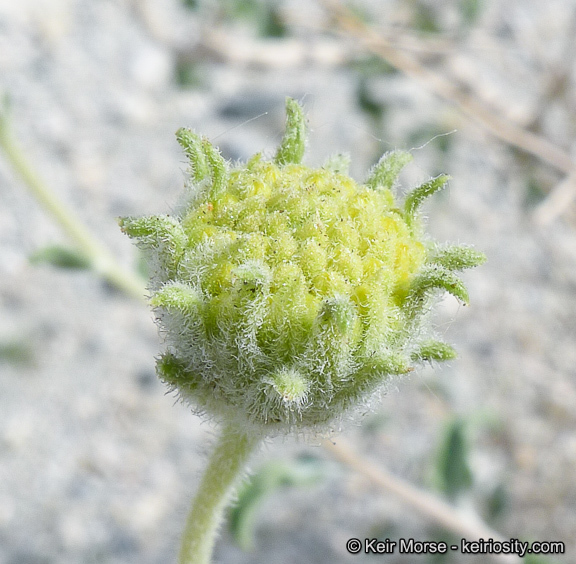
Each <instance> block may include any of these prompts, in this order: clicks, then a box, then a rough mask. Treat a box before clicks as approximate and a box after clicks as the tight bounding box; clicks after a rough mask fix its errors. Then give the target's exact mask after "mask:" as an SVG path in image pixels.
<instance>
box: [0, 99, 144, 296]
mask: <svg viewBox="0 0 576 564" xmlns="http://www.w3.org/2000/svg"><path fill="white" fill-rule="evenodd" d="M0 149H1V150H3V151H4V155H5V157H6V159H7V160H8V162H9V163H10V164H11V165H12V168H13V169H14V170H15V171H16V172H17V173H18V175H19V176H20V178H21V179H22V180H23V181H24V183H25V184H26V186H27V187H28V188H29V190H30V192H31V193H32V194H33V195H34V197H35V198H36V199H37V200H38V202H39V203H40V204H41V205H42V206H43V207H44V209H45V210H46V211H47V212H48V213H49V214H50V215H51V216H52V217H53V218H54V219H55V220H56V221H57V222H58V224H59V225H60V227H62V229H63V230H64V232H65V233H66V234H67V235H68V236H69V237H70V239H72V241H74V243H75V244H76V246H77V247H78V250H79V251H80V252H81V254H82V255H83V256H84V257H85V258H86V260H87V262H88V263H89V265H90V267H91V268H92V269H94V271H96V272H97V273H98V274H100V275H101V276H102V277H103V278H104V279H106V280H107V281H108V282H109V283H110V284H112V285H113V286H115V287H116V288H118V289H120V290H122V291H123V292H125V293H126V294H128V295H130V296H132V297H135V298H138V299H140V300H142V299H144V295H145V288H144V282H143V281H142V280H141V279H140V278H139V277H137V276H136V275H134V274H132V273H131V272H129V271H127V270H125V269H124V268H122V266H121V265H120V264H119V263H118V261H117V260H116V259H115V258H114V256H113V255H112V254H111V253H110V252H109V251H108V249H106V248H105V247H104V246H103V245H101V244H100V241H98V239H97V237H95V236H94V235H92V233H90V231H89V230H88V229H87V228H86V226H85V225H84V224H83V223H82V222H81V221H80V220H79V219H78V218H77V216H76V213H75V212H74V211H73V210H71V209H70V208H69V207H68V206H66V204H64V202H62V201H61V200H60V199H59V198H58V197H57V196H56V194H54V193H53V192H52V191H51V190H50V189H49V188H48V186H47V185H46V184H45V183H44V182H43V181H42V179H41V178H40V177H39V176H38V175H37V174H36V172H35V171H34V169H33V167H32V166H31V165H30V163H29V162H28V160H27V158H26V156H25V155H24V153H23V152H22V151H21V150H20V148H19V147H18V144H17V143H16V140H15V139H14V137H13V134H12V131H11V128H10V123H9V116H8V108H7V103H5V104H4V105H3V106H2V107H0Z"/></svg>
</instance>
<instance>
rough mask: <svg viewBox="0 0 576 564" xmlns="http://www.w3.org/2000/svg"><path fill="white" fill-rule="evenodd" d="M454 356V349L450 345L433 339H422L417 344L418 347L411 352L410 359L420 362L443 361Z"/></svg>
mask: <svg viewBox="0 0 576 564" xmlns="http://www.w3.org/2000/svg"><path fill="white" fill-rule="evenodd" d="M456 356H457V355H456V351H455V350H454V348H453V347H452V346H451V345H449V344H448V343H443V342H442V341H436V340H434V339H431V340H429V341H424V342H423V343H421V344H420V345H419V347H418V349H417V350H416V351H415V352H413V353H412V359H413V360H414V361H415V362H422V361H424V360H428V361H432V360H435V361H438V362H445V361H447V360H453V359H455V358H456Z"/></svg>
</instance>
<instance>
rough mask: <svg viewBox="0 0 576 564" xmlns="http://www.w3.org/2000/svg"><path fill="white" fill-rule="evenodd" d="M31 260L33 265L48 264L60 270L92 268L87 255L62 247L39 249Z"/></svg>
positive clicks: (53, 246) (54, 246)
mask: <svg viewBox="0 0 576 564" xmlns="http://www.w3.org/2000/svg"><path fill="white" fill-rule="evenodd" d="M29 260H30V262H31V263H32V264H42V263H46V264H50V265H52V266H56V267H58V268H69V269H74V270H86V269H89V268H90V267H91V263H90V260H89V259H88V258H87V257H86V255H84V254H83V253H81V252H80V251H77V250H75V249H71V248H69V247H63V246H61V245H50V246H48V247H43V248H41V249H38V250H37V251H35V252H34V253H33V254H32V255H31V256H30V259H29Z"/></svg>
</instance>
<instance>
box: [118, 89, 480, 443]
mask: <svg viewBox="0 0 576 564" xmlns="http://www.w3.org/2000/svg"><path fill="white" fill-rule="evenodd" d="M286 108H287V124H286V133H285V135H284V139H283V141H282V142H281V144H280V147H279V149H278V151H277V153H276V155H275V157H274V159H273V160H271V161H268V160H265V159H264V158H263V157H262V156H261V155H256V156H254V157H253V158H252V159H250V161H249V162H248V163H247V164H246V165H240V166H235V167H231V166H230V165H229V164H228V163H226V162H225V160H224V159H223V158H222V156H221V155H220V153H219V151H218V150H217V149H216V148H215V147H213V146H212V145H211V144H210V143H209V141H207V140H206V139H204V138H202V137H200V136H199V135H197V134H196V133H194V132H192V131H190V130H188V129H180V130H178V132H177V139H178V141H179V143H180V144H181V145H182V147H183V149H184V152H185V153H186V156H187V157H188V160H189V163H190V167H189V176H190V181H189V183H188V190H189V193H188V195H187V199H186V201H185V203H184V205H183V206H182V208H181V210H180V211H179V213H178V214H177V215H174V216H149V217H142V218H123V219H122V220H121V226H122V229H123V231H124V232H125V233H127V234H128V235H129V236H130V237H132V238H134V239H135V240H136V243H137V244H138V245H139V246H140V247H141V248H143V249H144V251H145V252H146V253H147V257H148V260H149V261H150V263H151V266H152V268H151V272H152V279H151V281H150V289H151V291H152V296H151V305H152V306H153V307H154V308H155V311H156V314H157V317H158V320H159V323H160V325H161V327H162V329H163V330H164V332H165V334H166V347H167V348H166V351H165V352H164V353H163V355H162V356H161V358H160V360H159V361H158V364H157V369H158V373H159V376H160V378H161V379H162V380H164V381H165V382H166V383H167V384H168V385H169V386H171V387H172V388H173V389H175V390H177V391H178V393H179V394H180V396H181V397H182V398H183V399H185V400H186V401H189V402H190V403H191V404H192V405H193V406H195V407H196V409H198V410H199V411H200V412H202V413H208V414H211V415H213V416H215V417H216V418H219V419H221V420H225V421H227V422H232V423H233V424H237V425H239V426H245V427H246V426H248V427H251V428H252V429H253V430H255V431H256V432H261V433H263V434H270V433H277V432H288V431H290V430H292V429H294V428H298V429H305V428H312V427H318V426H323V425H326V424H329V423H330V422H331V421H333V420H334V419H335V418H338V417H339V416H341V415H342V414H343V413H345V412H346V411H348V410H350V409H353V408H354V406H356V405H357V404H358V403H359V402H362V401H364V400H365V399H366V398H367V396H369V395H370V394H372V393H373V392H374V391H375V390H377V389H378V388H380V387H381V386H382V385H383V384H385V383H386V382H387V380H388V379H389V378H390V377H391V376H393V375H396V374H403V373H406V372H409V371H411V370H412V369H413V364H414V363H419V362H424V361H427V360H428V361H431V360H435V361H444V360H449V359H451V358H453V357H454V351H453V349H452V348H451V347H450V346H449V345H447V344H445V343H442V342H440V341H437V340H434V339H431V338H430V337H429V335H430V330H429V328H428V329H426V328H425V324H426V319H427V316H425V315H424V314H425V313H426V312H428V311H429V309H430V307H431V305H432V303H433V302H434V300H435V299H436V298H437V296H438V295H439V293H440V292H444V291H447V292H449V293H451V294H453V295H454V296H455V297H456V298H458V299H459V300H461V301H463V302H464V303H467V302H468V294H467V292H466V289H465V287H464V285H463V283H462V281H461V280H460V279H459V278H458V277H457V276H456V274H455V271H458V270H462V269H464V268H470V267H473V266H476V265H478V264H480V263H481V262H483V260H484V256H483V255H482V254H481V253H478V252H476V251H474V250H473V249H471V248H469V247H459V246H440V245H436V244H434V243H431V242H430V241H429V240H428V239H425V238H424V236H423V234H422V232H423V228H422V222H421V218H420V214H419V208H420V206H421V204H422V202H423V201H424V200H425V199H426V198H427V197H429V196H430V195H432V194H433V193H435V192H436V191H438V190H440V189H441V188H442V187H443V186H444V185H445V183H446V181H447V180H448V177H447V176H439V177H438V178H434V179H432V180H430V181H429V182H426V183H424V184H422V185H421V186H419V187H417V188H416V189H414V190H413V191H412V192H410V193H409V194H408V195H407V196H406V197H405V198H404V201H403V202H399V201H398V197H397V196H396V195H395V193H394V191H393V190H394V187H395V183H396V180H397V176H398V173H399V172H400V170H401V169H402V168H403V167H404V166H405V165H406V164H407V163H408V162H409V161H410V160H411V159H412V157H411V155H410V154H409V153H405V152H402V151H395V152H391V153H387V154H386V155H384V157H382V159H381V160H380V161H379V162H378V163H377V164H376V165H375V167H374V168H373V169H372V171H371V172H370V174H369V176H368V178H367V179H366V181H365V183H364V184H358V183H357V182H355V181H354V180H352V178H350V177H349V176H348V175H347V172H346V171H347V168H348V159H347V158H346V157H343V156H341V155H339V156H336V157H334V158H332V159H330V160H329V161H328V163H327V164H326V166H324V167H322V168H319V169H313V168H310V167H307V166H305V165H303V164H302V163H301V160H302V157H303V155H304V149H305V137H306V136H305V125H306V123H305V118H304V114H303V112H302V108H301V107H300V105H299V104H298V103H296V102H295V101H294V100H291V99H288V100H287V104H286ZM425 329H426V330H425ZM424 335H427V337H426V338H424Z"/></svg>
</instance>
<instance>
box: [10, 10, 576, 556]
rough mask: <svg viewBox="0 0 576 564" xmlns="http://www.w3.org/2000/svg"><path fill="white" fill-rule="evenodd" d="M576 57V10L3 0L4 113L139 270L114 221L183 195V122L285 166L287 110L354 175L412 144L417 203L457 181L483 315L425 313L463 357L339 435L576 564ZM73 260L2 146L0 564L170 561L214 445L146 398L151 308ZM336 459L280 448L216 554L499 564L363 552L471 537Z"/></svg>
mask: <svg viewBox="0 0 576 564" xmlns="http://www.w3.org/2000/svg"><path fill="white" fill-rule="evenodd" d="M575 55H576V5H575V4H574V2H572V1H571V0H548V1H547V2H526V1H525V0H506V1H502V0H500V1H499V0H442V1H434V0H382V1H376V0H373V1H369V0H363V1H361V0H358V1H354V2H350V3H347V4H343V3H339V2H332V1H330V2H328V1H326V0H325V1H316V0H293V1H291V0H290V1H289V0H276V1H273V0H268V1H266V0H236V1H234V0H226V1H221V2H217V1H216V0H97V1H88V0H20V1H18V2H14V1H11V0H1V1H0V93H1V94H2V95H3V96H4V98H5V100H4V106H3V110H2V112H3V114H2V115H3V116H4V118H3V122H6V121H7V120H9V121H10V123H11V129H12V132H13V135H14V137H15V139H16V142H17V144H18V146H19V147H20V148H21V149H22V151H23V152H24V154H25V155H26V157H27V159H28V160H29V161H30V165H31V167H32V168H33V169H34V170H35V171H36V172H37V174H38V175H39V176H40V177H41V178H42V180H43V182H45V183H46V185H47V186H48V187H50V189H51V190H52V191H53V193H54V194H56V195H57V196H58V197H59V198H60V199H61V200H63V201H64V202H65V203H66V204H67V206H68V207H69V208H71V209H72V210H74V213H75V214H76V215H77V217H78V219H79V220H81V221H82V222H83V223H84V224H85V225H86V226H87V227H88V228H89V229H90V231H91V232H92V233H94V234H95V236H96V237H97V238H98V239H99V240H100V241H101V243H102V244H103V245H105V246H106V247H108V248H109V249H110V250H111V251H112V252H113V254H114V256H115V257H116V258H117V259H118V261H120V262H121V263H122V264H123V265H124V267H125V268H127V269H132V270H134V271H136V270H137V269H138V268H139V261H138V256H137V253H136V250H135V249H134V247H133V246H132V245H131V243H130V241H129V240H128V239H127V238H126V237H125V236H123V235H122V234H121V233H120V231H119V228H118V226H117V223H116V218H117V217H118V216H120V215H128V214H134V215H137V214H144V213H166V212H169V211H170V209H171V208H172V206H174V205H175V203H176V202H177V200H178V197H179V194H180V191H181V188H182V185H183V182H184V178H185V177H184V170H185V168H186V164H185V162H184V158H183V155H182V153H181V151H180V149H179V147H178V145H177V143H176V141H175V137H174V132H175V131H176V129H177V128H178V127H180V126H187V127H191V128H194V129H195V130H196V131H198V132H201V133H203V134H205V135H206V136H208V137H209V138H210V139H211V140H212V141H213V142H214V143H215V144H216V145H218V146H219V147H220V149H221V150H222V153H223V155H224V156H225V157H226V158H227V159H229V160H231V161H236V160H244V159H246V158H247V157H249V156H251V155H252V154H253V153H255V152H258V151H262V150H263V151H264V152H265V154H267V155H272V154H273V151H274V148H275V147H276V145H277V143H278V142H279V140H280V139H281V136H282V133H283V127H284V100H285V97H286V96H292V97H295V98H297V99H299V100H301V101H302V102H303V104H304V106H305V108H306V111H307V114H308V118H309V126H310V135H309V150H308V153H307V157H306V160H307V162H308V163H309V164H311V165H317V166H319V165H321V164H322V162H323V161H324V160H325V159H326V158H327V157H328V156H330V155H332V154H334V153H338V152H346V153H349V154H350V156H351V159H352V167H351V173H352V175H353V176H354V177H355V178H357V179H358V180H359V181H361V180H362V179H363V178H364V175H365V174H366V171H367V170H368V169H369V167H370V166H371V165H373V164H374V163H375V162H376V161H377V159H378V158H379V157H380V155H381V154H382V153H383V152H385V151H388V150H391V149H394V148H399V149H408V150H412V151H413V153H414V162H413V163H412V164H411V165H410V166H409V167H408V168H407V169H406V170H405V171H404V172H403V174H402V177H401V180H402V182H401V190H402V189H403V190H406V189H408V188H409V187H411V186H414V185H415V184H416V183H417V182H422V181H424V180H427V179H428V178H429V177H430V176H433V175H437V174H439V173H440V172H447V173H449V174H451V175H452V176H453V180H452V181H451V183H450V185H449V188H448V189H447V190H446V191H444V192H443V193H441V194H439V195H437V196H435V197H434V198H433V199H432V200H431V201H430V202H428V204H427V207H426V213H427V215H428V216H429V222H428V223H429V229H430V232H431V233H432V234H433V236H434V237H435V238H437V239H439V240H441V241H451V242H462V243H470V244H474V245H475V246H476V248H478V249H480V250H482V251H484V252H485V253H486V255H487V256H488V262H487V263H486V265H484V266H483V267H481V268H479V269H477V270H474V271H470V272H467V273H466V274H465V275H464V278H465V280H466V283H467V285H468V287H469V290H470V296H471V307H469V308H468V307H467V308H463V307H461V306H459V305H458V303H457V302H456V301H455V300H454V299H453V298H452V297H446V298H445V299H444V300H443V301H442V303H441V306H440V308H439V313H438V314H437V315H436V326H437V328H438V330H439V332H440V333H441V334H442V335H443V336H444V338H445V339H446V340H447V341H448V342H451V343H453V344H454V345H455V347H456V349H457V350H458V351H459V355H460V356H459V359H457V360H456V361H453V362H451V363H450V364H449V365H442V366H437V367H432V368H423V369H419V370H417V371H416V372H414V373H412V374H410V375H409V376H408V377H406V378H403V379H401V380H398V381H395V382H394V383H393V385H392V386H391V387H390V388H389V390H388V392H387V394H386V395H385V396H383V398H382V401H381V402H379V403H378V405H377V409H376V411H375V412H373V413H369V414H367V415H366V416H365V417H363V418H360V417H357V418H355V420H354V421H352V422H350V423H347V424H345V425H343V428H342V430H341V431H339V430H337V431H339V434H336V435H335V439H334V440H336V441H337V440H338V437H342V438H343V439H344V438H345V439H346V440H347V441H349V442H351V443H353V444H354V447H355V449H356V450H357V452H358V454H359V455H360V456H363V457H366V458H367V459H369V460H370V461H372V462H373V463H375V464H377V465H379V466H380V467H382V468H387V469H388V470H390V471H391V472H393V473H394V474H396V475H399V476H402V477H403V478H405V479H407V480H409V481H410V482H412V483H414V484H416V485H418V486H420V487H422V488H425V489H427V490H429V491H432V492H435V493H436V494H437V495H439V496H442V497H444V498H445V499H447V500H449V501H450V502H451V503H453V504H454V505H456V506H458V507H459V508H461V509H464V510H466V511H468V512H470V513H471V514H474V515H477V516H480V517H481V518H482V519H484V520H485V521H486V522H487V523H488V524H489V525H490V526H491V527H492V528H494V529H496V530H497V531H499V533H500V534H501V535H502V536H503V537H504V538H507V539H508V538H520V539H523V540H530V541H563V542H565V543H566V554H564V555H560V556H558V557H555V559H548V558H546V559H544V560H536V559H533V560H532V562H562V563H569V562H574V561H575V558H576V480H575V478H574V476H575V475H576V472H575V469H576V214H575V210H576V206H575V205H574V200H575V199H576V198H575V196H576V172H575V171H576V157H575V150H576V62H575V61H576V57H575ZM63 257H64V259H66V260H64V259H63ZM66 257H67V258H66ZM63 263H64V265H67V266H69V267H71V266H73V267H76V268H58V265H62V264H63ZM82 266H83V263H82V260H78V256H77V255H76V254H75V250H74V242H73V241H72V240H70V239H69V238H67V236H66V234H65V233H64V232H63V230H62V229H61V228H60V227H59V225H58V224H57V222H56V221H55V219H54V217H53V216H52V215H51V214H50V213H48V212H47V211H46V209H45V208H43V207H42V206H41V205H40V204H39V202H38V199H37V198H35V197H34V196H33V194H32V193H31V192H30V190H28V188H27V185H26V183H25V182H24V181H23V180H22V178H21V177H20V176H19V175H18V174H17V173H16V172H15V170H14V167H13V166H12V163H11V162H10V160H9V159H8V158H7V156H6V153H4V152H0V319H1V323H0V562H1V563H2V564H49V563H56V562H58V563H68V562H69V563H78V562H82V563H97V562H98V563H110V564H117V563H118V564H120V563H129V562H139V563H142V564H160V563H162V564H163V563H167V562H173V561H174V560H175V557H176V553H177V550H178V542H179V535H180V532H181V530H182V527H183V524H184V519H185V515H186V512H187V510H188V507H189V503H190V500H191V497H192V494H193V492H194V490H195V487H196V484H197V482H198V478H199V475H200V472H201V470H202V468H203V467H204V463H205V455H206V453H207V452H208V451H209V448H210V445H211V443H212V440H213V437H214V435H215V429H214V428H213V427H212V426H211V425H209V424H206V423H202V421H201V420H200V419H199V418H198V417H196V416H194V415H192V414H191V413H190V412H189V410H188V409H187V408H186V407H185V406H182V405H180V404H178V403H175V398H174V397H173V396H171V395H166V394H165V389H164V388H163V386H162V385H161V384H160V383H159V382H158V381H157V380H156V377H155V374H154V356H155V355H156V354H157V353H158V351H159V350H160V343H159V342H160V338H159V337H158V335H157V332H156V327H155V325H154V323H153V318H152V315H151V313H150V312H149V310H148V308H147V307H146V306H145V305H144V304H143V303H142V302H140V301H138V300H136V299H134V298H131V297H129V296H127V295H125V294H124V293H122V292H121V291H119V290H117V289H115V288H113V287H112V286H111V285H110V284H108V283H105V282H103V281H102V279H101V278H99V277H98V276H97V275H96V274H95V273H94V272H92V271H91V270H90V269H86V268H82ZM360 422H361V424H360ZM319 442H320V441H319V440H318V439H315V438H308V439H305V438H300V439H276V440H273V441H269V442H268V443H267V444H266V446H265V448H264V449H263V450H262V452H261V453H260V454H259V455H258V456H257V457H256V458H255V459H254V460H253V462H252V470H253V471H254V472H255V478H254V480H253V481H252V486H246V488H245V489H244V490H243V492H242V495H241V496H240V501H239V504H238V505H237V507H236V509H235V510H234V514H233V516H232V517H233V518H232V519H231V521H230V523H231V525H230V526H229V527H228V526H227V527H226V528H224V530H223V533H222V535H221V538H220V540H219V542H218V546H217V549H216V560H217V562H222V563H224V562H226V563H238V564H245V563H249V562H250V563H256V564H259V563H268V562H278V563H280V564H292V563H294V564H296V563H300V562H309V563H312V564H324V563H328V562H342V563H353V562H355V563H358V562H386V563H396V562H401V563H411V562H422V563H430V564H432V563H434V564H444V563H458V562H487V561H489V560H488V557H482V558H479V559H474V558H472V557H468V558H467V557H464V556H462V555H460V554H458V553H455V554H451V555H450V554H449V555H447V557H445V558H443V559H442V558H439V557H438V556H436V557H435V558H432V557H430V556H418V557H417V556H409V555H408V556H407V555H400V554H394V555H378V556H376V557H375V556H361V555H357V556H352V555H349V554H347V553H346V550H345V541H346V540H347V539H348V538H350V537H357V538H364V537H375V536H376V537H378V538H380V539H385V538H387V537H389V538H391V539H392V540H398V538H400V537H403V538H409V537H414V538H416V539H417V540H439V539H451V540H452V539H453V538H454V536H453V534H452V536H450V534H448V533H447V532H446V531H442V530H441V528H439V527H438V526H437V525H435V524H434V523H432V522H430V521H429V520H427V519H425V518H423V517H420V516H419V515H417V514H416V513H415V512H414V511H413V510H412V509H410V508H409V507H407V506H406V505H405V504H404V503H403V502H402V500H399V499H397V498H394V497H392V496H391V495H389V494H387V493H385V492H382V491H379V490H378V489H377V488H375V487H374V486H373V485H372V484H371V483H369V482H368V481H367V480H366V479H365V478H363V477H362V476H361V475H359V474H358V473H355V472H354V471H352V470H351V469H349V468H347V467H346V466H344V465H342V464H340V463H338V462H336V461H335V460H333V459H332V458H331V457H330V456H329V455H328V454H327V453H326V451H324V450H323V449H321V448H320V447H319V446H318V445H319ZM469 540H470V539H469ZM474 540H475V539H474Z"/></svg>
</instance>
